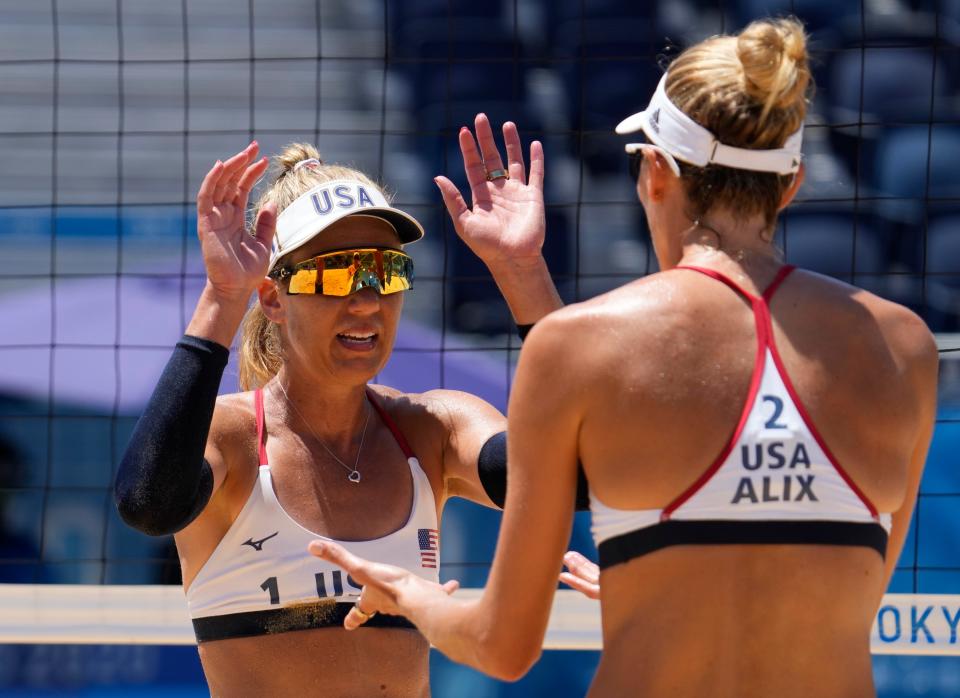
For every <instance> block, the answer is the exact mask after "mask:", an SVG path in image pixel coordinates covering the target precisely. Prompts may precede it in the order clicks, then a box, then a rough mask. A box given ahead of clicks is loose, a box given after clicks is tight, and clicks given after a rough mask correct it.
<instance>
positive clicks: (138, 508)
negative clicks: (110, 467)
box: [113, 482, 189, 537]
mask: <svg viewBox="0 0 960 698" xmlns="http://www.w3.org/2000/svg"><path fill="white" fill-rule="evenodd" d="M113 501H114V504H115V505H116V507H117V513H118V514H119V515H120V519H121V520H122V521H123V522H124V523H125V524H126V525H127V526H129V527H130V528H132V529H134V530H136V531H139V532H140V533H143V534H146V535H148V536H154V537H159V536H170V535H173V534H174V533H178V532H180V531H181V530H183V529H184V528H185V527H186V525H187V524H188V523H189V521H186V520H185V519H186V518H187V517H184V516H179V515H173V516H171V515H170V513H171V512H169V511H167V512H166V513H164V508H163V507H162V506H157V505H156V503H154V502H150V501H147V499H146V498H145V497H143V496H142V493H139V492H138V491H137V490H136V489H135V488H130V487H124V486H123V485H122V484H120V483H119V482H118V483H117V484H116V485H115V486H114V488H113Z"/></svg>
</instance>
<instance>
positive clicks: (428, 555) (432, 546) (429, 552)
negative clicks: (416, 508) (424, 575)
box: [417, 528, 440, 569]
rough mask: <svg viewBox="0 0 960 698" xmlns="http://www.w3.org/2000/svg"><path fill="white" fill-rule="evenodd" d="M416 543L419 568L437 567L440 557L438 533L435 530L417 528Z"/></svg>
mask: <svg viewBox="0 0 960 698" xmlns="http://www.w3.org/2000/svg"><path fill="white" fill-rule="evenodd" d="M417 543H419V545H420V565H421V567H432V568H433V569H436V567H437V557H438V556H439V555H440V532H439V531H438V530H437V529H435V528H418V529H417Z"/></svg>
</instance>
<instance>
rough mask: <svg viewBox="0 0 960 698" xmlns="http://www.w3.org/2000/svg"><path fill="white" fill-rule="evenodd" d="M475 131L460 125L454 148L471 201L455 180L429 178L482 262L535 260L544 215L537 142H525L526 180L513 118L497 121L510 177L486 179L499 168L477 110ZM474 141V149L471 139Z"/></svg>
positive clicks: (487, 128) (491, 140)
mask: <svg viewBox="0 0 960 698" xmlns="http://www.w3.org/2000/svg"><path fill="white" fill-rule="evenodd" d="M474 125H475V128H476V133H477V137H476V140H474V137H473V134H472V133H471V132H470V129H468V128H467V127H466V126H464V127H463V128H462V129H460V134H459V141H460V152H461V153H463V167H464V170H465V172H466V175H467V182H469V184H470V195H471V198H472V204H473V207H472V208H471V207H469V206H467V204H466V202H465V201H464V199H463V196H462V195H461V194H460V191H459V190H458V189H457V187H456V185H455V184H454V183H453V182H451V181H450V180H449V179H447V178H446V177H437V178H436V179H435V180H434V181H435V182H436V183H437V186H438V187H439V188H440V193H441V194H442V195H443V201H444V203H445V204H446V206H447V211H448V212H449V213H450V217H451V218H452V219H453V225H454V228H455V229H456V231H457V234H458V235H459V236H460V237H461V238H462V239H463V241H464V242H465V243H466V244H467V245H468V246H469V247H470V249H471V250H473V252H474V254H476V255H477V256H478V257H480V259H482V260H483V261H484V262H485V263H486V264H487V266H489V267H490V268H491V269H495V268H496V267H497V266H499V265H502V264H504V263H506V264H512V265H514V266H523V265H525V264H534V263H538V262H539V261H540V259H541V256H540V255H541V249H542V248H543V238H544V229H545V227H546V219H545V216H544V208H543V146H542V145H541V144H540V143H539V142H538V141H534V142H533V143H531V144H530V178H529V181H528V180H527V173H526V168H525V166H524V162H523V149H522V146H521V144H520V134H518V133H517V127H516V125H515V124H514V123H513V122H510V121H508V122H507V123H505V124H504V125H503V141H504V144H505V145H506V150H507V167H506V170H507V172H508V173H509V174H510V177H509V178H507V177H501V178H496V179H493V180H488V179H487V174H488V173H489V172H493V171H495V170H501V169H504V166H503V161H502V160H501V159H500V153H499V151H498V150H497V144H496V141H494V138H493V131H492V129H491V128H490V121H489V120H488V119H487V117H486V115H485V114H477V118H476V120H475V124H474ZM478 143H479V150H478V149H477V144H478Z"/></svg>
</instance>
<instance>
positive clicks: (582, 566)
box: [560, 550, 600, 599]
mask: <svg viewBox="0 0 960 698" xmlns="http://www.w3.org/2000/svg"><path fill="white" fill-rule="evenodd" d="M563 564H564V565H565V566H566V568H567V569H568V570H570V571H569V572H561V573H560V581H561V582H563V583H564V584H567V585H569V586H571V587H573V588H574V589H576V590H577V591H579V592H580V593H582V594H583V595H584V596H587V597H589V598H591V599H599V598H600V568H599V567H597V565H596V564H595V563H593V562H591V561H590V560H588V559H587V558H585V557H584V556H583V555H581V554H580V553H578V552H574V551H572V550H571V551H568V552H567V554H566V555H564V556H563Z"/></svg>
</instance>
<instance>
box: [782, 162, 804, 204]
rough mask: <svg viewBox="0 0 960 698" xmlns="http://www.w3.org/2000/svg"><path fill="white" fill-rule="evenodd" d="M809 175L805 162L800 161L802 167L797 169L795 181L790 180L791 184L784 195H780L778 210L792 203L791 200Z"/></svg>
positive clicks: (794, 176)
mask: <svg viewBox="0 0 960 698" xmlns="http://www.w3.org/2000/svg"><path fill="white" fill-rule="evenodd" d="M806 175H807V168H806V167H805V166H804V164H803V163H802V162H801V163H800V169H799V170H797V171H796V173H795V174H794V175H793V181H792V182H790V186H789V187H787V188H786V190H785V191H784V192H783V196H781V197H780V205H779V206H778V207H777V210H778V211H782V210H783V209H785V208H786V207H787V206H789V205H790V202H791V201H793V197H795V196H796V195H797V191H799V190H800V187H801V186H802V185H803V179H804V177H806Z"/></svg>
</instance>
